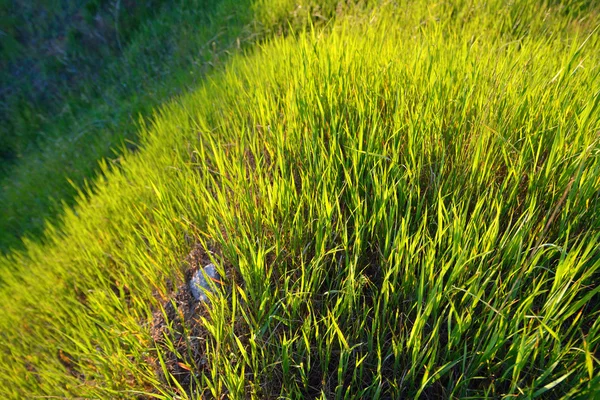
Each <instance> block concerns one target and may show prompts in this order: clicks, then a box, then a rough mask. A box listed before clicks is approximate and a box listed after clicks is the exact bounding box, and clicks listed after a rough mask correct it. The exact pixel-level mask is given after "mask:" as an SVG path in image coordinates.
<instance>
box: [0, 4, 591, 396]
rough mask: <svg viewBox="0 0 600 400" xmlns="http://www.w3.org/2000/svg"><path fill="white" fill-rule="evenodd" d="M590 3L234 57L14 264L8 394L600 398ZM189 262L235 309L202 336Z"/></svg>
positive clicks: (393, 24) (374, 29)
mask: <svg viewBox="0 0 600 400" xmlns="http://www.w3.org/2000/svg"><path fill="white" fill-rule="evenodd" d="M573 4H575V5H574V6H571V8H568V7H566V6H560V5H554V4H542V3H535V2H525V1H523V2H519V1H517V2H514V3H512V4H505V3H504V2H501V1H488V2H486V3H485V4H479V3H476V4H471V3H468V2H464V3H463V2H461V3H453V4H451V3H434V4H430V3H429V2H411V4H410V5H408V4H404V3H401V4H396V3H386V4H383V5H375V6H372V7H371V6H369V7H367V6H364V5H363V6H360V5H359V6H347V7H346V8H344V9H343V10H342V9H338V10H337V11H336V15H337V16H336V17H335V19H333V20H331V21H330V22H329V23H328V24H326V25H325V26H321V27H314V26H313V27H311V25H310V24H309V26H308V28H307V29H306V30H304V29H297V30H291V31H290V34H289V35H288V36H287V37H274V38H272V39H270V40H268V41H267V42H266V43H264V44H263V45H261V46H260V47H259V49H257V51H256V52H254V53H251V54H250V53H249V54H245V55H235V56H233V57H232V58H231V59H230V60H229V62H227V63H226V65H225V66H224V67H223V69H222V70H220V71H215V72H213V73H211V74H209V76H208V77H207V78H206V80H205V81H204V82H202V83H201V84H200V86H199V87H198V88H197V89H196V90H195V91H193V92H191V93H189V94H186V95H183V96H181V97H180V98H177V99H175V100H173V101H171V102H169V103H168V104H165V105H163V106H162V107H160V108H159V109H158V110H157V111H156V112H155V114H154V117H153V118H151V119H149V120H147V121H146V122H142V123H141V127H140V129H141V131H140V133H139V135H140V140H141V143H140V150H139V151H138V152H136V153H125V154H123V155H122V159H121V162H120V163H119V166H118V168H115V167H111V166H109V164H108V162H104V163H103V164H102V167H101V171H102V173H101V174H100V175H99V177H98V178H97V180H96V181H95V182H94V184H93V189H89V190H82V191H80V192H79V195H78V197H77V200H76V203H77V204H76V205H75V206H74V207H73V208H68V209H66V210H65V215H64V220H63V223H62V225H61V226H60V227H52V226H49V227H48V230H47V232H46V238H47V239H46V243H43V244H42V243H37V242H34V241H31V240H28V239H26V240H25V245H24V246H25V250H24V251H18V252H17V251H15V252H11V253H10V254H8V255H6V256H5V257H3V258H0V271H2V272H1V273H2V280H3V282H4V285H3V286H2V288H1V289H0V290H1V292H0V302H1V303H2V308H3V310H4V313H3V315H2V317H1V318H0V332H1V334H2V340H1V341H0V343H2V344H1V345H0V349H1V350H0V351H1V352H3V357H2V358H1V360H2V361H0V393H2V394H3V395H4V397H7V398H35V397H36V396H40V397H42V396H57V397H67V398H68V397H75V396H77V397H83V398H98V397H99V398H133V397H148V398H165V399H166V398H175V397H177V398H200V397H202V396H205V397H209V398H212V397H215V398H220V397H223V396H226V397H229V398H245V397H250V398H278V397H282V398H413V397H419V398H505V397H520V398H565V397H566V398H594V397H595V396H598V395H599V394H600V374H599V372H598V371H599V369H598V368H599V365H598V364H599V359H598V352H599V345H600V343H599V341H600V322H599V321H600V318H598V317H599V311H600V302H599V292H600V286H598V278H599V267H600V250H599V249H600V243H599V240H600V237H599V235H600V222H599V221H600V218H599V217H600V203H599V200H600V199H599V195H598V193H600V178H599V177H600V146H599V140H600V139H599V138H600V136H599V132H600V113H599V112H598V111H599V110H598V107H599V103H600V92H599V91H598V88H599V87H600V76H599V72H600V51H599V50H600V37H599V35H598V26H599V23H600V15H599V14H598V10H596V9H594V8H593V7H588V8H583V6H584V5H585V4H587V3H585V2H581V3H573ZM287 6H288V4H287V3H286V2H281V10H288V9H289V8H287ZM254 10H255V12H256V15H257V16H258V17H260V16H261V15H268V14H267V13H268V12H271V11H273V10H275V11H273V12H277V10H279V9H278V8H276V7H273V8H267V7H266V2H265V3H264V4H263V3H262V2H257V3H255V4H254ZM313 14H314V13H313ZM193 249H195V250H194V251H196V252H200V253H201V254H202V256H201V258H203V259H206V260H211V261H213V262H214V263H215V264H216V265H217V267H218V268H219V269H220V272H221V273H220V275H221V276H222V277H223V282H224V285H223V286H222V288H221V289H220V290H218V291H217V293H215V295H214V296H212V299H211V303H210V306H207V307H200V309H199V310H197V311H196V312H195V313H193V315H192V316H191V317H190V318H184V316H183V314H184V313H187V312H188V311H187V310H185V307H181V305H180V304H175V298H176V297H177V296H178V295H181V293H182V290H184V288H185V286H183V285H185V283H186V276H188V275H189V269H190V268H191V267H190V262H189V257H190V256H189V255H190V254H191V253H190V252H191V251H192V250H193ZM186 259H188V261H186ZM158 321H160V322H161V323H162V325H161V327H160V330H158V331H157V322H158ZM182 321H183V322H182ZM157 333H158V334H157ZM198 333H201V335H200V334H198ZM191 349H193V351H192V350H191ZM172 360H175V364H176V366H174V365H173V364H172V363H171V361H172ZM183 377H185V379H183Z"/></svg>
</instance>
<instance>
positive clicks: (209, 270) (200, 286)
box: [190, 264, 219, 301]
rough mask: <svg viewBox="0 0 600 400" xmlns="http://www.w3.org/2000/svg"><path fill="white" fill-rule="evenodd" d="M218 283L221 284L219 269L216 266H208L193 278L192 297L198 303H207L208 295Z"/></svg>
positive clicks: (191, 285) (191, 284)
mask: <svg viewBox="0 0 600 400" xmlns="http://www.w3.org/2000/svg"><path fill="white" fill-rule="evenodd" d="M217 283H219V274H218V273H217V269H216V268H215V265H214V264H208V265H207V266H205V267H204V268H201V269H199V270H198V272H196V273H195V274H194V275H193V276H192V280H191V281H190V290H191V291H192V296H194V298H195V299H196V300H198V301H207V300H208V297H207V296H206V293H207V292H211V291H213V290H214V289H215V287H216V285H217Z"/></svg>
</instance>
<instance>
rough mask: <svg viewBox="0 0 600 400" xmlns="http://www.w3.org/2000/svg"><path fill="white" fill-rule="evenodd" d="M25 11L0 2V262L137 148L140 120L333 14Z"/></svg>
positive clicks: (210, 9) (191, 8) (151, 7)
mask: <svg viewBox="0 0 600 400" xmlns="http://www.w3.org/2000/svg"><path fill="white" fill-rule="evenodd" d="M22 3H23V2H20V1H9V0H5V1H4V2H1V3H0V14H2V15H5V14H6V15H7V16H12V17H11V18H2V19H1V21H2V26H1V27H0V30H1V31H2V36H0V40H1V42H0V44H1V46H0V71H1V72H0V88H1V90H2V92H1V97H0V121H1V123H0V209H1V210H2V213H1V214H0V252H6V251H7V250H8V249H10V248H22V243H21V237H22V236H23V235H27V236H29V237H30V238H33V239H36V240H37V239H39V237H40V234H41V233H42V232H43V230H44V228H45V223H46V221H50V222H53V223H59V222H60V218H57V217H58V216H60V214H62V211H63V207H64V205H65V204H66V205H67V206H70V205H73V203H74V197H75V196H76V193H77V190H76V187H81V186H83V185H84V184H85V181H86V180H90V179H93V177H94V176H95V175H96V174H97V173H98V171H99V168H98V160H100V159H103V158H108V159H110V160H111V161H112V163H116V164H118V162H119V155H120V154H121V153H122V152H123V151H125V150H126V149H125V147H128V148H130V149H132V148H135V147H136V145H135V143H137V139H136V137H137V132H138V131H139V125H138V123H139V120H140V116H141V117H142V118H147V117H148V116H149V115H150V114H151V112H152V110H153V108H154V107H157V106H159V105H160V104H162V103H163V102H164V101H166V100H167V99H168V98H169V97H170V96H172V95H175V94H178V93H182V92H187V91H188V90H190V89H191V88H195V87H196V86H197V85H198V83H199V82H200V81H201V80H202V78H203V77H204V76H205V75H206V73H208V72H209V71H211V70H213V69H214V67H215V66H218V65H220V64H222V63H223V62H224V61H225V60H227V59H228V58H229V56H230V55H231V54H233V53H236V52H238V51H239V50H240V49H243V48H246V47H248V45H250V44H252V43H256V42H257V41H260V40H261V39H263V38H265V37H267V36H271V35H274V34H281V33H283V32H285V31H286V30H287V29H289V27H290V25H289V24H290V23H291V24H293V25H292V26H302V25H304V24H306V23H307V21H309V20H310V19H313V20H314V23H315V24H317V25H320V24H322V23H323V22H324V20H325V19H326V18H325V17H323V15H324V16H327V17H330V16H331V15H332V14H333V13H334V12H335V7H334V6H333V5H327V4H324V5H323V6H322V7H319V6H314V5H311V3H312V2H311V1H304V2H303V3H304V4H305V6H304V8H301V9H300V10H298V9H295V8H294V6H293V5H292V4H282V5H281V6H280V7H279V8H277V7H274V8H272V7H268V9H269V11H268V12H265V11H261V10H260V7H259V6H255V5H253V3H252V2H250V1H245V0H238V1H219V0H183V1H179V2H178V4H177V5H176V6H173V4H172V3H169V4H165V5H164V6H160V5H161V4H162V3H163V2H162V1H160V0H153V1H144V2H135V1H131V0H124V1H112V0H111V1H108V0H87V1H85V2H83V4H82V2H75V1H70V0H47V1H40V2H35V3H37V4H33V3H31V4H22ZM330 3H331V2H330ZM290 10H292V11H293V15H290V13H289V12H290ZM313 14H314V15H313ZM317 15H318V16H319V17H317ZM290 17H292V18H290ZM143 19H144V20H146V22H145V23H142V20H143ZM20 42H22V44H20Z"/></svg>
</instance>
